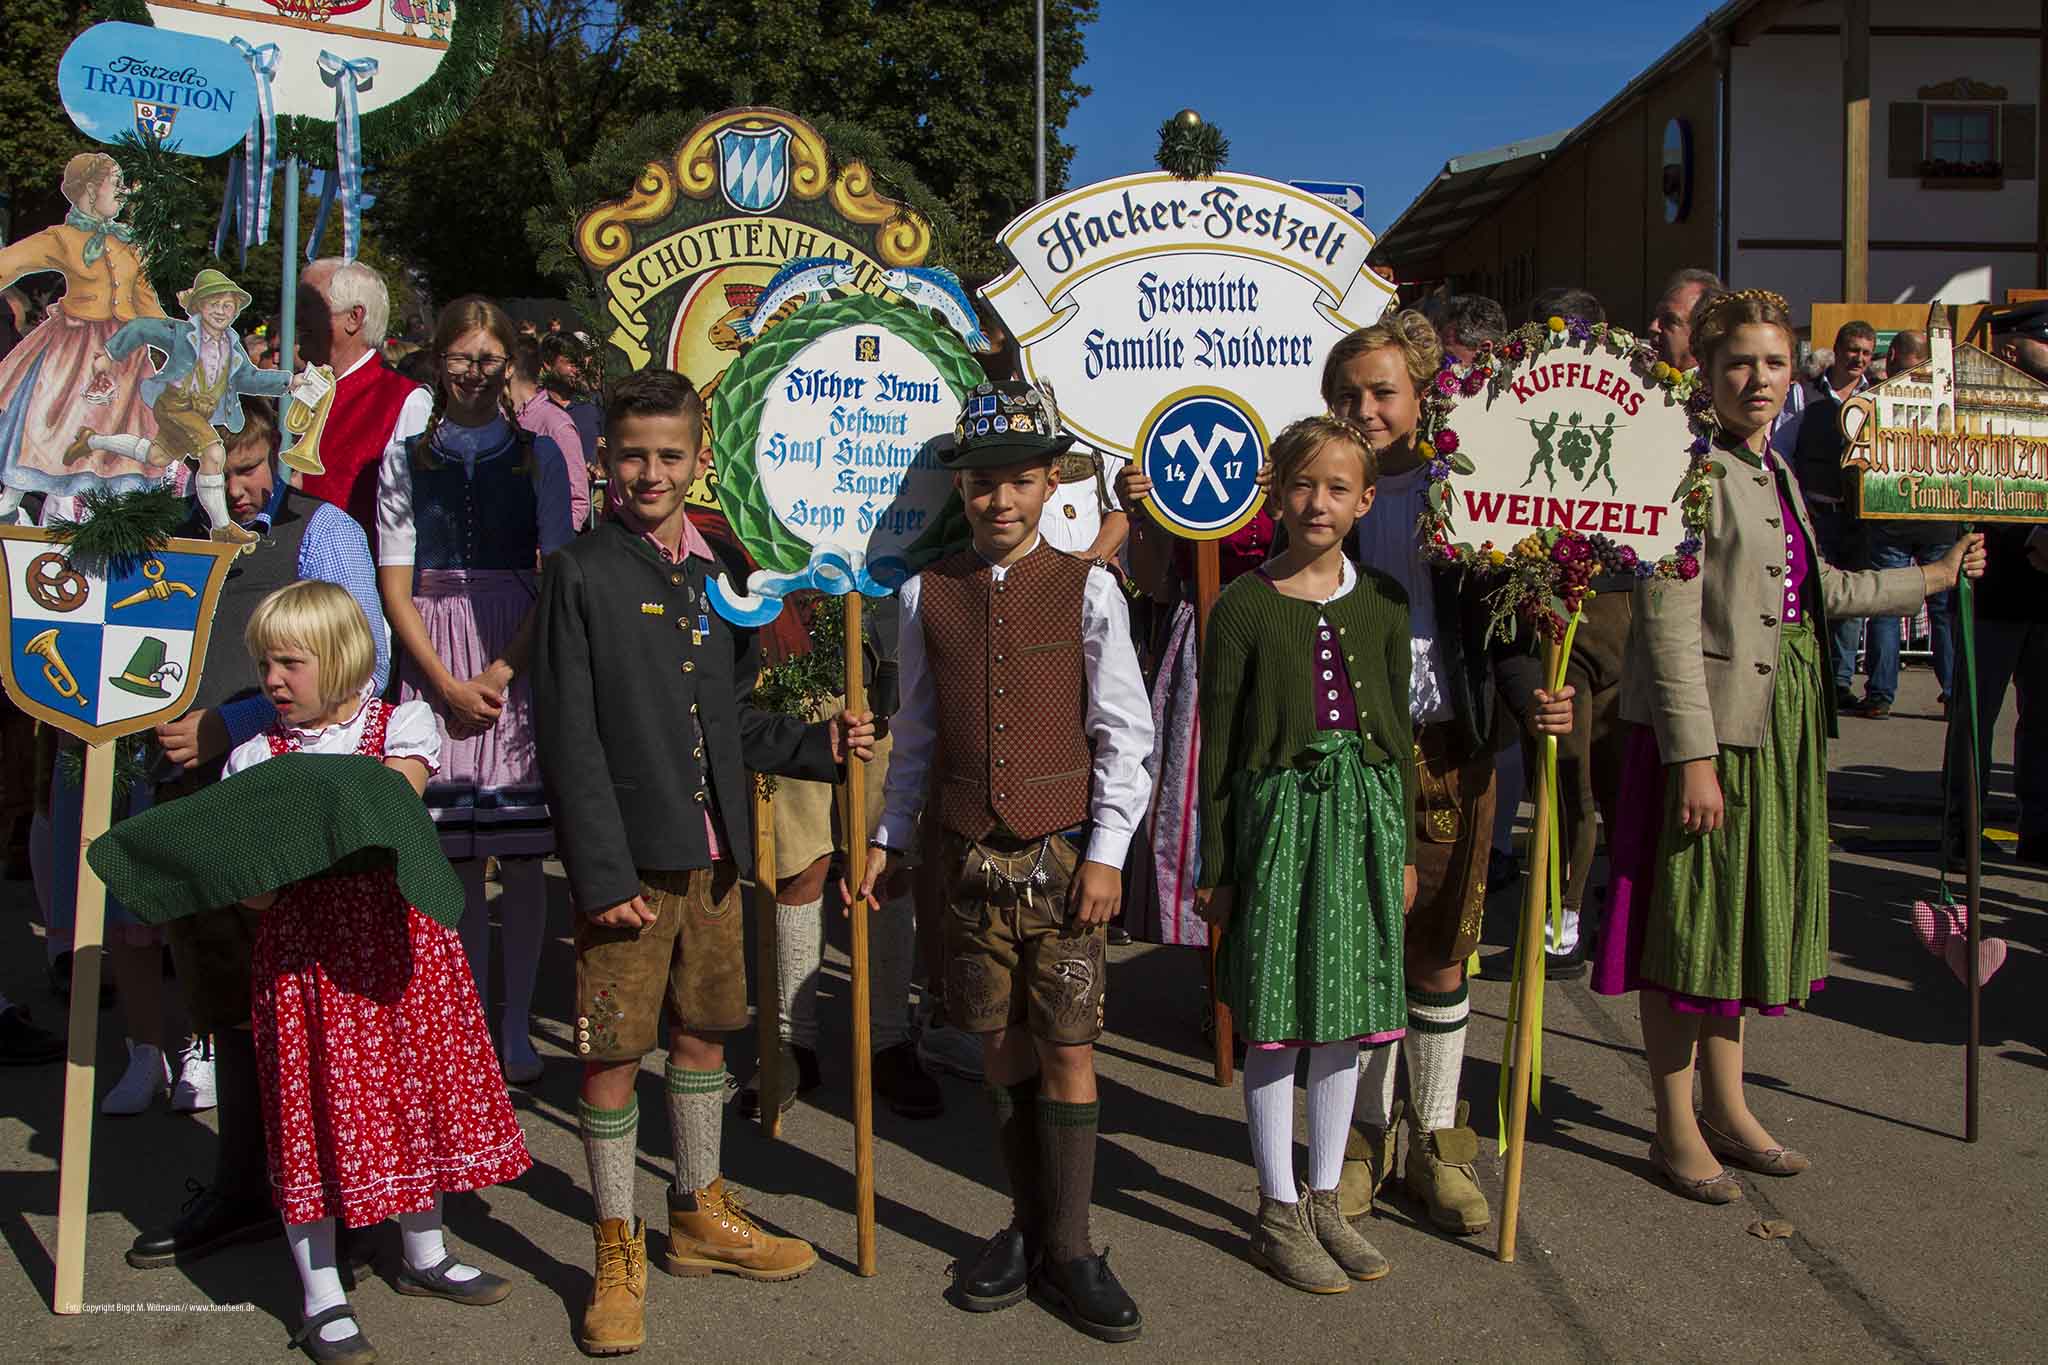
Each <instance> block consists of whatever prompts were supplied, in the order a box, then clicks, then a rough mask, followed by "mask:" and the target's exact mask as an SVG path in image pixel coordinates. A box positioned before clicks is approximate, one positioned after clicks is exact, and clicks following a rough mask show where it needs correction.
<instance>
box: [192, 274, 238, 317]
mask: <svg viewBox="0 0 2048 1365" xmlns="http://www.w3.org/2000/svg"><path fill="white" fill-rule="evenodd" d="M222 294H233V295H234V296H235V297H236V298H237V299H240V300H241V303H240V304H239V305H238V307H240V308H247V307H248V306H249V304H250V303H251V302H252V300H251V299H250V297H249V291H248V290H246V289H244V288H242V286H241V285H239V284H236V283H235V282H234V281H233V280H231V279H229V278H228V277H227V276H225V275H223V274H221V273H220V272H219V271H218V270H215V269H213V268H212V267H210V266H209V267H208V268H207V269H205V270H202V271H200V272H199V273H198V274H197V275H194V276H193V277H192V287H191V288H190V289H180V290H179V291H178V307H180V308H182V309H184V310H185V313H186V316H188V317H189V316H191V313H192V310H193V309H195V308H197V307H198V306H199V305H200V304H202V303H205V302H206V301H207V300H208V299H216V298H219V297H220V296H221V295H222Z"/></svg>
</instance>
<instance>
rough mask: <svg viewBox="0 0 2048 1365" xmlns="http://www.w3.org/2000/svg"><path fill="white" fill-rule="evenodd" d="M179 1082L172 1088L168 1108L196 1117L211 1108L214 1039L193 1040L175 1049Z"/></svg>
mask: <svg viewBox="0 0 2048 1365" xmlns="http://www.w3.org/2000/svg"><path fill="white" fill-rule="evenodd" d="M177 1070H178V1079H177V1081H176V1083H175V1084H173V1085H172V1086H171V1108H172V1109H174V1110H176V1111H177V1112H178V1113H180V1114H197V1113H199V1112H200V1111H201V1110H205V1109H211V1108H213V1105H214V1098H213V1037H212V1035H211V1034H209V1035H207V1036H206V1037H204V1038H195V1039H193V1040H192V1041H191V1042H189V1043H187V1044H185V1046H184V1047H182V1048H180V1049H179V1050H178V1067H177Z"/></svg>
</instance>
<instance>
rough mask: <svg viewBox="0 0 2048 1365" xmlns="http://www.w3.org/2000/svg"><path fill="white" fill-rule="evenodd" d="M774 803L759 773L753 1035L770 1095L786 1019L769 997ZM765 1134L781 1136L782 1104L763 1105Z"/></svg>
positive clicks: (778, 1077)
mask: <svg viewBox="0 0 2048 1365" xmlns="http://www.w3.org/2000/svg"><path fill="white" fill-rule="evenodd" d="M775 929H776V916H775V804H774V798H772V797H770V796H768V795H767V794H766V793H765V792H763V791H762V790H761V779H760V777H758V776H756V777H755V778H754V980H755V982H756V983H758V984H757V985H756V986H755V988H754V989H755V1005H754V1037H755V1042H756V1047H757V1049H758V1050H759V1052H760V1054H761V1061H760V1067H759V1070H760V1077H759V1084H760V1089H759V1091H758V1092H756V1093H758V1094H762V1095H767V1096H769V1097H770V1098H771V1099H773V1097H775V1096H778V1095H780V1094H781V1093H782V1025H781V1020H780V1019H779V1018H778V1017H777V1013H776V1010H775V1009H774V1008H773V1007H772V1004H771V1002H770V1000H769V998H768V991H769V987H770V986H771V985H772V984H773V983H774V982H775V981H777V980H778V979H780V973H781V968H780V966H779V965H778V959H777V957H776V946H775ZM761 1136H762V1137H765V1138H770V1139H774V1138H779V1137H781V1136H782V1106H781V1105H780V1104H775V1103H764V1104H763V1105H762V1106H761Z"/></svg>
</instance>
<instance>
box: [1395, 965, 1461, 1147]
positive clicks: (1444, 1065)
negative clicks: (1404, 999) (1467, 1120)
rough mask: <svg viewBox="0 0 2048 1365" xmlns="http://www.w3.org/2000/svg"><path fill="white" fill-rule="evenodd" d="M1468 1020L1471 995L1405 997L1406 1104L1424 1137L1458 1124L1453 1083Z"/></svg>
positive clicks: (1443, 993) (1421, 993)
mask: <svg viewBox="0 0 2048 1365" xmlns="http://www.w3.org/2000/svg"><path fill="white" fill-rule="evenodd" d="M1471 1015H1472V998H1471V989H1470V987H1468V986H1467V985H1466V984H1465V983H1464V982H1462V981H1461V982H1459V983H1458V989H1456V990H1454V991H1416V990H1411V991H1409V992H1408V1036H1407V1037H1406V1038H1405V1039H1403V1040H1402V1043H1401V1050H1402V1051H1403V1052H1405V1053H1406V1054H1407V1055H1408V1090H1409V1103H1410V1105H1411V1106H1412V1107H1413V1109H1414V1111H1415V1123H1416V1124H1417V1126H1419V1127H1420V1128H1422V1129H1423V1130H1424V1131H1425V1132H1435V1131H1436V1130H1437V1129H1439V1128H1449V1127H1452V1126H1453V1125H1455V1124H1456V1123H1457V1121H1458V1080H1459V1078H1460V1077H1461V1076H1462V1075H1464V1072H1465V1023H1466V1020H1468V1019H1469V1018H1471Z"/></svg>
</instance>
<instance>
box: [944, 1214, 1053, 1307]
mask: <svg viewBox="0 0 2048 1365" xmlns="http://www.w3.org/2000/svg"><path fill="white" fill-rule="evenodd" d="M1034 1259H1035V1258H1034V1257H1033V1256H1032V1254H1031V1247H1030V1244H1029V1243H1027V1242H1026V1241H1025V1239H1024V1234H1023V1233H1022V1232H1021V1231H1019V1230H1018V1229H1017V1227H1016V1226H1015V1225H1012V1226H1010V1227H1006V1228H1004V1229H1003V1230H1002V1231H1001V1232H999V1233H997V1234H996V1235H995V1236H993V1237H991V1238H989V1239H988V1241H987V1242H985V1243H984V1244H983V1245H982V1248H981V1250H980V1251H979V1252H977V1253H976V1254H975V1257H974V1259H973V1260H971V1261H966V1262H963V1263H962V1264H961V1266H960V1270H959V1274H958V1276H957V1277H956V1278H955V1279H954V1281H953V1291H954V1294H955V1295H956V1296H957V1297H958V1299H959V1300H960V1306H961V1307H962V1308H965V1309H966V1310H967V1311H968V1312H970V1313H993V1312H996V1311H997V1310H999V1309H1003V1308H1008V1307H1010V1306H1011V1305H1012V1304H1014V1303H1017V1302H1018V1301H1019V1300H1021V1299H1022V1298H1023V1297H1024V1291H1025V1290H1026V1288H1028V1287H1029V1285H1030V1283H1031V1266H1032V1261H1033V1260H1034Z"/></svg>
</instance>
